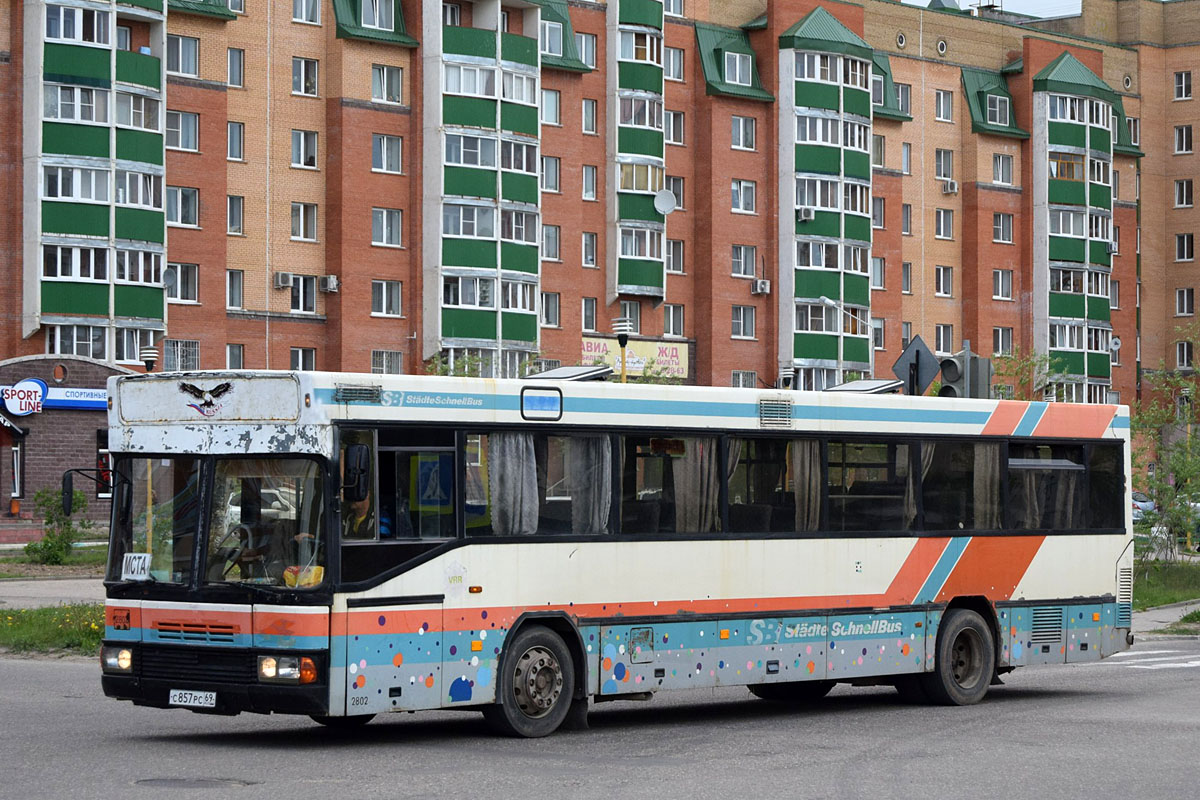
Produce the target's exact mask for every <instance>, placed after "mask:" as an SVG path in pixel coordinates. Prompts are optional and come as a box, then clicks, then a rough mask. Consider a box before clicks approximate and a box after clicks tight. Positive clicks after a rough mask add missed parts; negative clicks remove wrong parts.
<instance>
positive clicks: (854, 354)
mask: <svg viewBox="0 0 1200 800" xmlns="http://www.w3.org/2000/svg"><path fill="white" fill-rule="evenodd" d="M842 360H843V361H857V362H859V363H861V364H868V363H870V361H871V340H870V339H863V338H860V337H855V336H847V337H845V338H844V339H842Z"/></svg>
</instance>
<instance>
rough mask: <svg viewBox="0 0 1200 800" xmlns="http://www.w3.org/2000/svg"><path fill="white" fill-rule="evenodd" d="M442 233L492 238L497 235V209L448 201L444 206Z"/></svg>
mask: <svg viewBox="0 0 1200 800" xmlns="http://www.w3.org/2000/svg"><path fill="white" fill-rule="evenodd" d="M442 233H443V234H445V235H446V236H470V237H477V238H480V239H491V238H493V237H495V235H496V212H495V209H492V208H488V207H486V206H463V205H455V204H454V203H446V204H444V205H443V206H442Z"/></svg>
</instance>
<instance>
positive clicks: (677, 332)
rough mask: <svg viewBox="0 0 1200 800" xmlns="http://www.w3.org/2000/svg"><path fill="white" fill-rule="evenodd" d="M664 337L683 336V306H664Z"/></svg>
mask: <svg viewBox="0 0 1200 800" xmlns="http://www.w3.org/2000/svg"><path fill="white" fill-rule="evenodd" d="M663 336H683V306H682V305H679V304H673V303H667V304H665V305H663Z"/></svg>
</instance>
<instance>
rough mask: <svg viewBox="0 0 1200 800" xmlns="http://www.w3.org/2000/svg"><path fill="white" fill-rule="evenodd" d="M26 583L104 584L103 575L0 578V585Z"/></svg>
mask: <svg viewBox="0 0 1200 800" xmlns="http://www.w3.org/2000/svg"><path fill="white" fill-rule="evenodd" d="M28 581H96V582H98V583H103V582H104V576H103V575H93V576H89V575H46V576H44V577H41V578H36V577H35V578H0V585H3V584H5V583H16V582H28Z"/></svg>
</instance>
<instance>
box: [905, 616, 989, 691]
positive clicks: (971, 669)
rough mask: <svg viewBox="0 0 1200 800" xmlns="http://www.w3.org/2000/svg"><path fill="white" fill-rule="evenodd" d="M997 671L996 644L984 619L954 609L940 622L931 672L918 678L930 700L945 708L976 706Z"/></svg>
mask: <svg viewBox="0 0 1200 800" xmlns="http://www.w3.org/2000/svg"><path fill="white" fill-rule="evenodd" d="M995 670H996V644H995V642H994V641H993V639H992V631H991V629H990V628H989V627H988V624H987V623H986V622H985V621H984V619H983V617H981V616H979V614H977V613H976V612H974V611H971V610H970V609H966V608H955V609H951V610H950V611H948V612H946V616H945V617H943V618H942V624H941V629H940V630H939V631H938V638H937V658H936V661H935V662H934V670H933V672H926V673H924V674H922V675H921V684H922V686H923V687H924V689H925V693H926V694H928V695H929V699H930V700H932V701H933V702H934V703H938V704H941V705H946V706H967V705H972V704H974V703H978V702H979V701H980V700H982V699H983V697H984V695H986V694H987V690H988V686H989V685H990V684H991V682H992V673H993V672H995Z"/></svg>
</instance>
